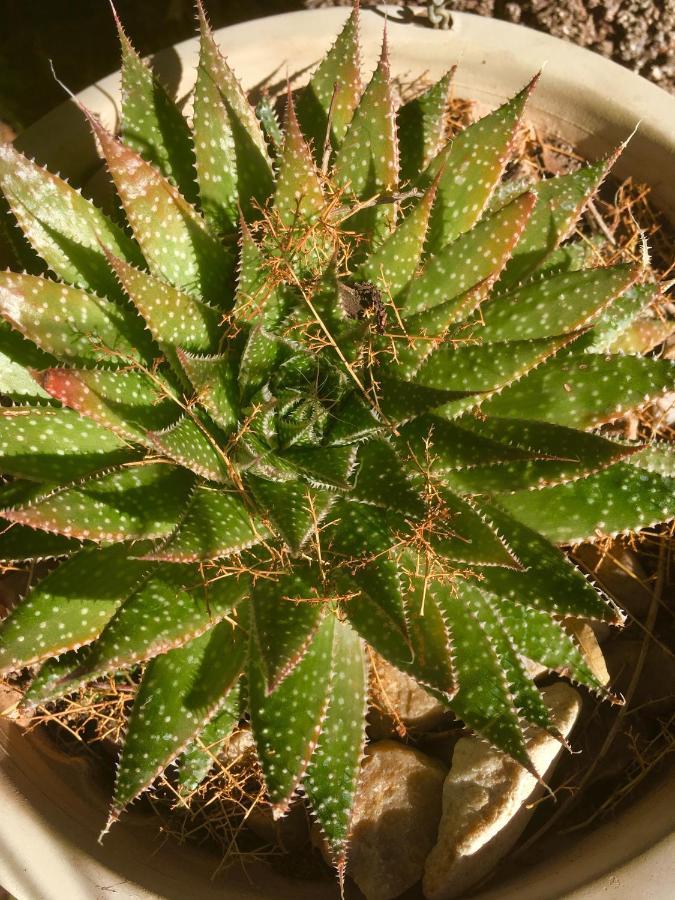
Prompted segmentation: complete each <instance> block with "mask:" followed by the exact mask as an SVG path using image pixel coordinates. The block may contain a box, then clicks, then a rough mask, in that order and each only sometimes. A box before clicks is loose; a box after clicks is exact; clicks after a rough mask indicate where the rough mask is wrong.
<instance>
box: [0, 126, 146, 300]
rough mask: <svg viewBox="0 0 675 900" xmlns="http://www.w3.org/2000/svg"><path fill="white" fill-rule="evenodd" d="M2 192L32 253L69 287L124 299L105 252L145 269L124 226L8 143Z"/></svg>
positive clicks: (0, 163)
mask: <svg viewBox="0 0 675 900" xmlns="http://www.w3.org/2000/svg"><path fill="white" fill-rule="evenodd" d="M0 189H1V190H2V192H3V193H4V195H5V197H6V198H7V202H8V203H9V205H10V207H11V210H12V212H13V213H14V215H15V216H16V219H17V222H18V223H19V225H20V226H21V229H22V231H23V232H24V234H25V235H26V237H27V239H28V241H29V242H30V244H31V246H32V247H33V249H34V250H35V251H36V253H38V254H39V255H40V256H41V257H42V259H44V261H45V262H46V263H47V265H48V266H49V268H50V269H51V270H52V271H53V272H55V273H56V275H58V277H59V278H62V279H63V280H64V281H66V282H68V283H69V284H74V285H77V286H79V287H82V288H85V289H87V290H92V291H96V292H98V293H99V294H100V295H101V296H103V297H117V296H119V293H120V292H119V288H118V287H117V284H116V282H115V278H114V276H113V275H112V273H111V271H110V268H109V266H108V263H107V260H106V258H105V253H104V249H103V248H106V249H107V250H109V251H110V252H111V253H114V254H115V256H119V257H121V258H122V259H126V260H127V261H128V262H130V263H133V264H134V265H142V263H143V258H142V256H141V254H140V252H139V249H138V247H137V245H136V244H135V243H134V242H133V241H132V240H131V239H130V238H129V237H128V236H127V235H126V234H125V232H124V231H123V230H122V228H120V227H119V226H118V225H116V224H115V223H114V222H111V221H110V219H108V218H107V216H105V215H104V214H103V213H102V212H101V211H100V210H98V209H97V208H96V207H95V206H94V205H93V203H91V202H90V201H89V200H87V199H85V198H84V197H82V196H81V195H80V194H79V192H78V191H76V190H75V189H74V188H71V187H70V185H69V184H67V183H66V182H65V181H63V180H62V179H61V178H58V177H57V176H56V175H52V174H51V173H50V172H47V171H46V170H45V169H42V168H41V167H40V166H38V165H37V164H36V163H34V162H32V161H31V160H29V159H26V157H25V156H22V154H20V153H19V152H18V151H16V150H15V149H14V148H13V147H12V145H11V144H9V143H7V144H2V145H1V146H0Z"/></svg>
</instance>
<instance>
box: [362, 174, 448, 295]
mask: <svg viewBox="0 0 675 900" xmlns="http://www.w3.org/2000/svg"><path fill="white" fill-rule="evenodd" d="M436 187H437V181H435V182H434V183H433V184H432V185H431V187H430V188H429V189H428V190H427V192H426V193H425V194H424V196H423V197H421V198H420V200H419V201H418V202H417V203H416V204H415V206H414V207H413V209H412V210H411V211H410V212H409V213H408V214H407V215H406V217H405V218H404V219H403V221H402V222H401V223H400V224H399V225H398V226H397V228H396V230H395V231H394V232H393V233H392V234H390V235H389V237H388V238H386V240H385V241H384V242H383V243H382V244H380V246H379V247H377V249H376V250H374V251H373V252H372V253H371V254H370V256H369V257H368V258H367V259H366V261H365V262H364V263H363V265H362V266H361V267H360V268H359V271H358V276H359V279H360V280H361V281H368V282H372V283H373V284H376V285H378V286H379V287H381V288H382V289H383V290H384V291H386V293H387V295H388V296H389V298H390V299H391V300H392V301H393V302H394V303H395V302H396V300H397V299H398V297H399V295H400V293H401V291H402V290H403V288H404V287H405V286H406V285H407V284H408V283H409V282H410V281H411V279H412V278H413V276H414V275H415V273H416V271H417V268H418V266H419V263H420V258H421V256H422V250H423V248H424V239H425V237H426V233H427V223H428V221H429V215H430V213H431V208H432V206H433V204H434V198H435V196H436Z"/></svg>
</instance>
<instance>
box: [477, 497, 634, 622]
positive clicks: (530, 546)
mask: <svg viewBox="0 0 675 900" xmlns="http://www.w3.org/2000/svg"><path fill="white" fill-rule="evenodd" d="M482 508H483V511H484V512H485V513H486V514H487V515H488V516H489V517H490V519H491V521H492V522H494V524H495V525H496V526H497V528H499V530H500V532H501V533H502V534H508V536H509V545H510V546H511V548H512V549H513V551H514V553H515V554H516V555H517V557H518V559H519V560H520V562H521V564H522V566H523V568H522V570H521V571H513V570H511V571H509V570H508V569H502V568H482V569H481V570H480V574H481V582H480V584H481V589H484V590H486V591H488V592H489V593H490V594H494V595H495V596H497V597H501V598H503V599H507V600H513V601H514V602H516V603H523V604H525V605H526V606H531V607H534V608H536V609H541V610H543V611H545V612H547V613H551V614H553V615H555V616H556V617H557V618H564V617H566V616H573V617H574V618H582V619H597V620H598V621H602V622H611V623H612V624H615V625H616V624H618V623H620V622H621V621H622V617H621V614H620V613H619V612H618V610H617V608H616V607H615V606H613V605H611V604H610V603H608V602H607V601H606V600H605V599H603V598H602V597H601V596H600V594H598V592H597V591H596V590H595V588H594V587H593V586H592V585H591V584H590V583H589V582H588V581H587V580H586V578H584V576H583V575H582V574H581V572H580V571H579V570H578V569H577V568H576V567H575V566H573V565H572V563H570V561H569V559H568V558H567V557H566V556H565V555H564V554H563V553H561V551H560V550H558V549H557V547H554V546H553V544H551V543H550V541H548V540H546V538H545V537H543V536H542V535H541V534H539V533H538V532H537V531H535V530H533V529H531V528H528V527H526V526H525V525H523V524H522V523H521V522H519V521H518V520H517V519H515V518H513V517H512V516H510V515H508V514H507V513H505V512H504V511H503V510H502V509H500V508H498V507H497V506H495V505H492V506H487V505H483V507H482Z"/></svg>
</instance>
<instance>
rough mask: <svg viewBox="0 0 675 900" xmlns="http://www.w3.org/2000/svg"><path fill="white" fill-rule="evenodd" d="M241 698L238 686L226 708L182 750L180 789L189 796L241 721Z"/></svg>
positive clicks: (226, 703)
mask: <svg viewBox="0 0 675 900" xmlns="http://www.w3.org/2000/svg"><path fill="white" fill-rule="evenodd" d="M240 706H241V697H240V691H239V689H238V685H235V687H233V688H232V689H231V690H230V691H229V692H228V694H227V696H226V697H225V701H224V703H223V708H222V709H221V710H220V712H219V713H216V715H215V716H214V717H213V718H212V719H211V721H210V722H208V723H207V724H206V725H205V727H204V728H203V729H202V730H201V731H200V732H199V734H198V735H197V736H196V738H195V739H194V741H193V742H192V743H191V744H189V745H188V746H187V747H186V749H185V750H184V751H183V755H182V756H181V758H180V765H179V768H178V785H179V790H180V791H181V792H183V793H186V794H189V793H191V792H192V791H193V790H194V789H195V788H196V787H198V786H199V785H200V784H201V782H202V781H203V780H204V779H205V778H206V776H207V775H208V774H209V772H210V771H211V769H212V768H213V767H214V765H215V764H216V759H217V755H218V753H219V752H220V750H221V749H222V747H223V744H224V743H225V742H226V741H227V739H228V738H229V737H230V736H231V734H232V732H233V729H234V728H235V726H236V724H237V722H238V721H239V709H240Z"/></svg>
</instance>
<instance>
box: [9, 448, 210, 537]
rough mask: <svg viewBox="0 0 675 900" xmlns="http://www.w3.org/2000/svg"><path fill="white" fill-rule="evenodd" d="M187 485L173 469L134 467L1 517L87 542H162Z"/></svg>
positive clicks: (186, 477)
mask: <svg viewBox="0 0 675 900" xmlns="http://www.w3.org/2000/svg"><path fill="white" fill-rule="evenodd" d="M193 482H194V476H193V475H192V473H190V472H187V471H186V470H185V469H178V468H176V467H175V466H169V465H164V464H162V463H149V464H147V465H141V466H138V465H136V466H131V467H129V468H124V469H118V470H116V471H113V472H111V473H109V474H106V475H101V476H99V477H96V478H91V479H89V480H88V481H84V482H82V483H81V484H75V485H71V486H68V485H67V486H65V487H62V488H57V489H56V490H53V491H52V492H51V493H49V494H48V495H47V496H45V497H38V498H37V499H36V500H35V501H34V502H33V503H30V504H28V505H26V506H22V507H16V508H14V509H10V510H7V509H6V510H3V511H2V515H4V517H5V518H6V519H9V521H10V522H19V523H21V524H24V525H31V526H33V527H34V528H41V529H43V530H44V531H52V532H56V533H57V534H65V535H67V536H69V537H77V538H85V539H87V540H91V541H129V540H139V539H141V538H157V537H163V536H164V535H166V534H169V533H170V532H171V531H172V530H173V529H174V528H175V527H176V523H177V522H178V520H179V519H180V517H181V515H182V514H183V510H184V507H185V502H186V500H187V497H188V494H189V492H190V489H191V487H192V484H193Z"/></svg>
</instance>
